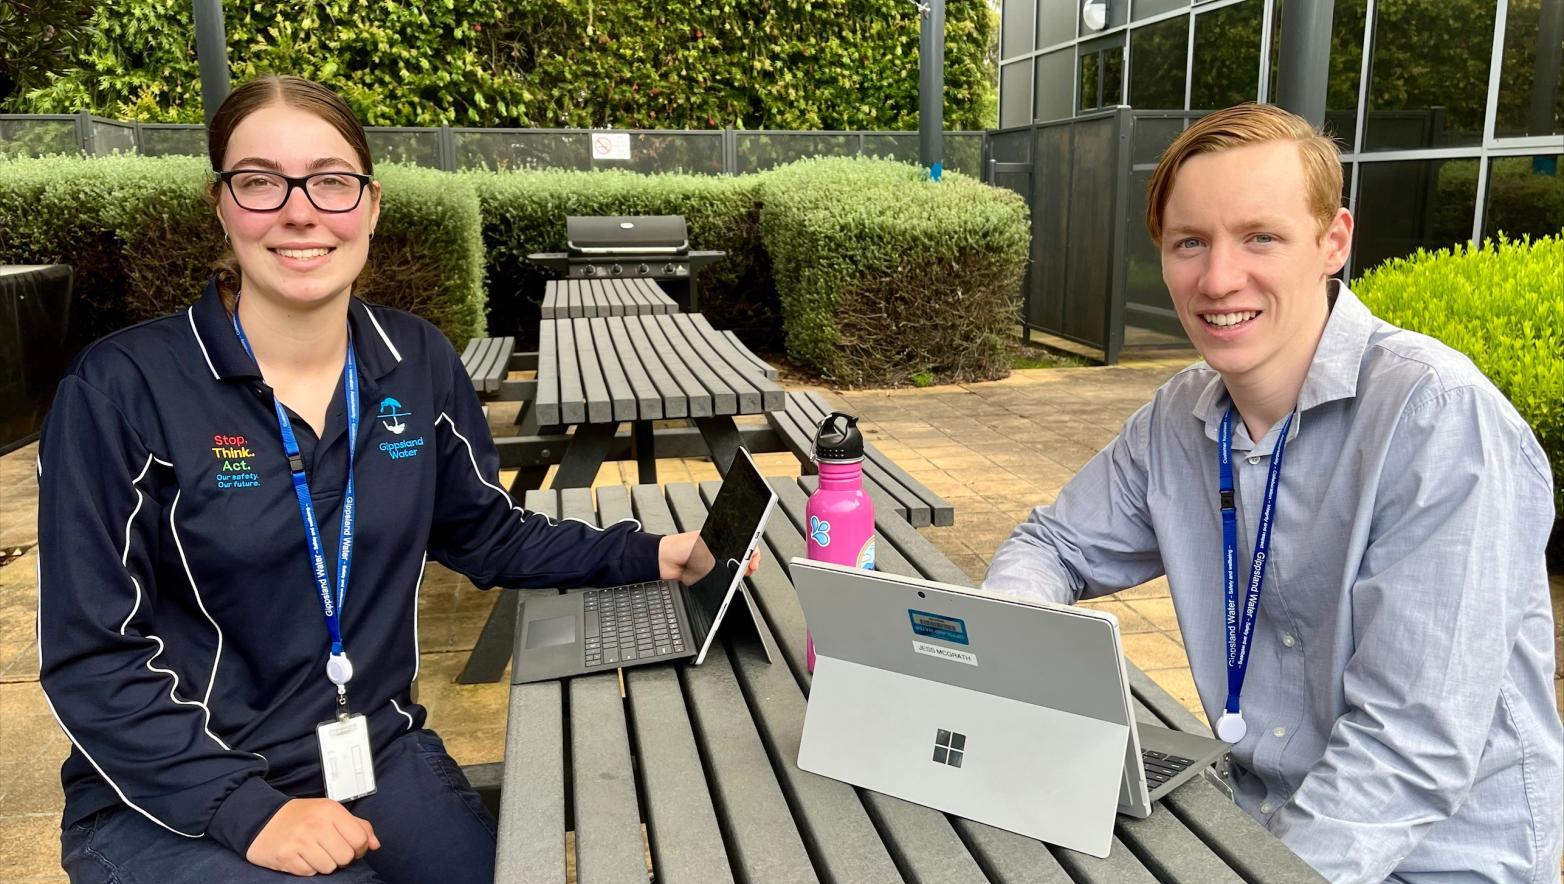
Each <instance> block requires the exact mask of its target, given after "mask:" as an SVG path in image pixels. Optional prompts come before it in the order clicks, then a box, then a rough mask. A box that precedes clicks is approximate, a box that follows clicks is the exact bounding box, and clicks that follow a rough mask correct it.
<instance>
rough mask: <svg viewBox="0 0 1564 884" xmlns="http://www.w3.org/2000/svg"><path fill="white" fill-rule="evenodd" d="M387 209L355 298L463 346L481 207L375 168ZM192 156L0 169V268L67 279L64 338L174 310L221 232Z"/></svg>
mask: <svg viewBox="0 0 1564 884" xmlns="http://www.w3.org/2000/svg"><path fill="white" fill-rule="evenodd" d="M376 173H377V176H378V177H379V178H380V180H381V181H382V182H383V186H384V193H385V202H384V205H383V207H382V212H381V219H380V226H379V228H378V229H377V231H376V234H375V244H374V246H373V248H372V249H371V250H370V253H371V261H370V266H369V268H368V269H367V270H366V272H365V275H364V277H363V278H362V279H361V280H360V285H359V288H358V291H359V293H360V294H362V295H363V296H364V297H365V298H367V299H369V300H371V301H374V302H376V303H381V304H386V305H389V306H392V307H398V308H401V309H405V310H411V311H413V312H415V313H418V314H419V315H421V316H423V317H425V318H427V319H429V320H430V321H431V322H433V323H434V324H435V325H437V326H439V327H440V330H441V331H443V332H444V333H445V334H446V336H447V337H449V338H450V339H451V340H452V342H453V343H455V344H456V345H457V346H461V345H462V344H463V343H464V342H465V341H466V339H467V338H468V337H470V336H472V335H475V334H481V333H482V332H483V302H484V294H483V244H482V241H481V236H480V224H479V220H478V218H479V216H478V198H477V196H476V194H475V193H474V192H473V190H472V188H471V187H470V186H468V185H467V184H466V183H465V182H464V181H461V180H453V178H452V176H449V175H446V174H444V173H441V172H435V171H430V170H427V169H418V168H410V167H398V166H383V167H381V168H379V169H377V170H376ZM208 174H209V172H208V171H207V169H206V166H205V163H204V162H203V161H201V160H200V159H198V158H194V157H156V158H152V157H109V158H95V159H89V158H81V157H44V158H39V159H3V158H0V231H4V233H3V234H0V264H40V263H42V264H48V263H64V264H70V265H73V266H74V267H75V268H76V292H77V295H78V296H79V299H80V300H79V302H78V303H79V304H80V305H82V306H83V307H85V308H86V309H79V310H78V311H77V315H76V316H74V317H73V318H72V334H73V336H74V337H75V338H76V339H77V340H78V341H88V340H92V339H93V338H96V337H99V336H101V335H104V334H107V333H109V332H111V331H114V330H115V329H118V328H123V327H124V326H126V325H128V324H130V323H133V322H139V321H141V320H143V319H148V318H151V317H153V316H159V315H162V314H165V313H169V312H172V311H174V310H177V309H179V308H181V307H183V306H184V305H185V304H186V303H188V302H189V301H191V300H192V299H193V298H194V297H195V296H196V295H198V294H200V292H201V290H202V288H204V287H205V285H206V281H207V280H208V279H209V278H210V277H211V263H212V260H213V259H214V258H216V257H217V256H218V255H219V254H221V252H222V247H223V241H222V230H221V228H219V227H218V225H217V219H216V217H215V216H214V215H213V212H212V210H211V208H209V207H208V206H207V205H206V203H205V202H204V201H203V200H202V198H201V188H202V185H203V183H204V182H205V181H206V179H207V175H208Z"/></svg>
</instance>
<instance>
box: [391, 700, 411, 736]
mask: <svg viewBox="0 0 1564 884" xmlns="http://www.w3.org/2000/svg"><path fill="white" fill-rule="evenodd" d="M391 708H392V709H395V710H396V711H398V712H401V713H402V717H403V718H405V719H407V728H406V730H412V729H413V716H411V715H408V714H407V712H406V711H405V710H403V709H402V705H401V704H400V703H398V702H397V701H396V698H395V697H392V698H391Z"/></svg>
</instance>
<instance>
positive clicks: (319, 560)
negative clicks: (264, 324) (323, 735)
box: [234, 305, 358, 705]
mask: <svg viewBox="0 0 1564 884" xmlns="http://www.w3.org/2000/svg"><path fill="white" fill-rule="evenodd" d="M234 333H235V334H237V335H238V336H239V343H240V344H243V345H244V352H246V353H248V354H250V358H251V359H254V358H255V351H254V350H252V349H251V348H250V340H249V338H247V337H245V335H244V328H243V326H241V325H240V324H239V308H238V305H235V306H234ZM257 366H259V363H257ZM342 383H343V392H344V394H345V396H346V399H347V409H348V483H347V488H346V489H345V490H344V491H343V492H342V533H341V537H342V542H341V546H340V547H339V548H338V551H337V591H336V593H335V594H333V593H332V591H331V578H330V576H329V574H328V569H327V567H326V550H325V544H324V543H322V542H321V538H320V526H319V524H317V523H316V521H315V505H314V502H313V501H312V500H311V498H310V486H309V480H308V479H307V478H306V477H305V475H304V458H303V457H301V456H300V454H299V440H298V438H297V437H295V436H294V434H293V422H292V421H290V420H289V419H288V410H287V409H286V408H284V407H283V405H282V402H280V401H278V399H277V397H276V396H273V397H272V405H273V407H275V408H276V409H277V429H278V430H279V431H280V432H281V433H282V448H283V451H284V452H285V453H286V454H287V455H288V471H289V473H290V474H291V475H292V477H293V493H294V495H295V496H297V497H298V499H299V516H300V517H301V518H302V519H303V520H304V536H305V539H306V540H308V541H309V551H310V573H311V574H313V575H314V577H315V587H316V589H317V591H318V593H319V596H320V609H321V612H322V613H323V614H325V616H326V631H327V633H329V634H330V635H331V658H330V659H329V660H328V661H327V663H326V675H327V677H328V678H330V679H331V682H332V684H335V685H336V686H337V697H338V703H339V704H342V705H346V685H347V683H348V682H349V681H350V680H352V678H353V666H352V664H350V663H349V662H348V658H347V654H346V653H345V652H344V651H343V649H342V605H343V602H344V601H345V600H346V598H347V593H348V572H349V570H350V569H351V567H352V563H353V523H354V511H353V462H354V460H355V459H356V456H357V454H358V361H357V359H356V358H355V357H354V355H353V332H352V329H351V328H350V329H349V330H348V355H347V359H346V360H345V361H344V362H343V365H342Z"/></svg>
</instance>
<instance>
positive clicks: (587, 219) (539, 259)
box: [527, 215, 727, 312]
mask: <svg viewBox="0 0 1564 884" xmlns="http://www.w3.org/2000/svg"><path fill="white" fill-rule="evenodd" d="M565 244H566V246H567V247H568V248H569V249H570V251H568V252H538V253H536V254H532V255H528V256H527V259H528V260H530V261H532V262H534V263H537V264H541V265H543V266H544V267H547V268H548V269H550V270H552V271H554V272H555V273H556V274H558V275H559V276H561V277H563V278H566V279H614V278H616V277H618V278H636V277H638V278H641V279H651V280H656V281H657V283H658V285H660V286H662V288H663V290H664V291H666V292H667V293H668V296H669V297H671V298H673V299H674V300H675V301H677V302H678V303H679V306H680V308H681V309H683V310H685V311H691V312H692V311H695V310H698V309H700V305H699V293H698V289H697V287H696V283H695V276H696V272H697V271H699V270H700V268H702V267H704V266H706V265H707V264H710V263H712V262H713V261H716V260H718V259H719V258H722V257H723V256H724V255H726V254H727V253H726V252H713V251H697V250H691V249H690V233H689V227H688V225H686V224H685V223H684V216H683V215H628V216H627V215H570V216H568V217H566V218H565Z"/></svg>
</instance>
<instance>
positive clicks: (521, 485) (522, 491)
mask: <svg viewBox="0 0 1564 884" xmlns="http://www.w3.org/2000/svg"><path fill="white" fill-rule="evenodd" d="M540 430H541V428H540V427H539V426H538V409H537V407H536V402H534V401H532V400H527V401H524V402H522V403H521V411H519V412H517V414H516V435H517V436H520V437H527V436H536V435H538V433H539V432H540ZM547 477H548V467H547V466H546V465H545V466H537V467H522V468H521V469H519V470H517V472H516V478H515V479H513V480H511V483H510V496H511V497H513V498H515V499H516V500H518V501H520V500H521V499H522V498H523V497H525V496H526V494H527V492H528V491H531V490H533V489H535V488H542V487H543V480H544V479H545V478H547Z"/></svg>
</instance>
